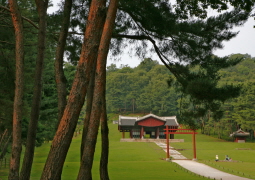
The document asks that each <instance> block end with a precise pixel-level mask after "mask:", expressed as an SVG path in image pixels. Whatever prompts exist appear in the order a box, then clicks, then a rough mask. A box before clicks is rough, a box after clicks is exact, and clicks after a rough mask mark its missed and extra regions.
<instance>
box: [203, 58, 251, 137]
mask: <svg viewBox="0 0 255 180" xmlns="http://www.w3.org/2000/svg"><path fill="white" fill-rule="evenodd" d="M240 56H243V57H244V60H243V61H242V62H240V63H239V64H237V65H236V66H233V67H231V68H227V69H222V70H220V74H221V81H220V83H221V84H226V83H233V84H239V85H241V86H242V90H241V93H240V95H239V97H237V98H233V99H231V100H228V101H226V102H225V103H224V104H223V106H222V111H223V117H222V118H221V119H219V121H213V119H212V118H210V116H208V117H209V118H208V119H206V121H204V124H203V127H204V129H203V130H204V133H205V134H208V135H214V136H215V137H218V138H222V139H226V140H232V137H230V136H229V135H230V134H231V133H232V132H233V131H236V130H238V129H240V128H241V129H242V130H244V131H247V132H250V139H251V140H254V137H255V72H254V71H253V69H254V68H255V58H254V57H251V56H250V55H247V54H246V55H232V57H240ZM208 114H210V112H208Z"/></svg>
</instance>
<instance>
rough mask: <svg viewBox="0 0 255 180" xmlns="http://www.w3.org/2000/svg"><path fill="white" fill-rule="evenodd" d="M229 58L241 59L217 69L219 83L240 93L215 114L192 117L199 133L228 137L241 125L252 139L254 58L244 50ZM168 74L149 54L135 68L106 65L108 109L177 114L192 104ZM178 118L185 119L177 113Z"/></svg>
mask: <svg viewBox="0 0 255 180" xmlns="http://www.w3.org/2000/svg"><path fill="white" fill-rule="evenodd" d="M229 58H230V59H235V58H239V59H243V60H242V61H241V62H240V63H239V64H237V65H235V66H232V67H229V68H226V69H221V70H219V72H218V73H219V76H220V80H219V85H225V84H233V85H239V86H241V93H240V96H239V97H237V98H233V99H230V100H227V101H226V102H223V103H222V106H221V108H220V110H219V111H220V114H221V116H220V117H219V118H217V117H213V116H214V115H213V114H212V113H211V112H210V111H208V112H207V113H205V115H204V116H203V117H199V118H197V119H196V124H197V126H198V127H199V128H201V132H202V133H205V134H207V135H212V136H215V137H217V138H221V139H226V140H232V138H231V137H229V135H230V134H231V133H232V132H234V131H236V130H238V129H240V128H242V129H243V130H245V131H248V132H250V134H251V136H250V138H251V139H254V130H255V110H254V109H255V103H254V102H255V101H254V100H255V73H254V71H253V69H254V68H255V58H252V57H251V56H250V55H247V54H246V55H241V54H233V55H231V56H230V57H229ZM194 69H196V68H194ZM171 77H172V76H171V73H170V72H169V71H168V70H167V69H166V68H165V66H164V65H161V64H159V63H158V62H157V61H154V60H152V59H149V58H148V59H144V61H142V62H141V63H140V64H139V65H138V66H137V67H135V68H131V67H129V66H128V65H126V66H122V67H120V68H117V67H116V65H115V64H111V65H110V66H108V67H107V92H106V99H107V111H108V113H119V114H129V113H144V114H146V113H154V114H156V115H159V116H171V115H176V116H178V117H180V116H181V112H182V111H192V109H194V107H192V106H191V105H190V104H191V103H190V102H189V101H190V99H189V98H188V97H186V98H185V97H184V96H183V95H182V93H181V92H180V91H179V90H178V87H176V86H174V85H171V84H169V83H168V82H169V80H170V79H171ZM204 88H205V87H204ZM187 104H188V105H187ZM190 119H193V117H190ZM179 121H180V123H185V122H183V121H182V118H181V117H180V118H179Z"/></svg>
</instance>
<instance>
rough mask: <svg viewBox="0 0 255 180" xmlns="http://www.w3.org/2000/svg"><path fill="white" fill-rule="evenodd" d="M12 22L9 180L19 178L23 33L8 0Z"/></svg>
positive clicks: (14, 3) (13, 0)
mask: <svg viewBox="0 0 255 180" xmlns="http://www.w3.org/2000/svg"><path fill="white" fill-rule="evenodd" d="M9 6H10V11H11V16H12V23H13V26H14V30H15V42H16V45H15V60H16V75H15V76H16V79H15V96H14V104H13V125H12V131H13V133H12V155H11V159H10V171H9V180H19V167H20V156H21V150H22V144H21V120H22V106H23V94H24V35H23V24H22V19H21V14H20V11H19V8H18V4H17V1H16V0H9Z"/></svg>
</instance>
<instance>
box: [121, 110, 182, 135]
mask: <svg viewBox="0 0 255 180" xmlns="http://www.w3.org/2000/svg"><path fill="white" fill-rule="evenodd" d="M166 126H169V128H171V129H177V128H178V127H179V124H178V122H177V119H176V116H167V117H159V116H156V115H154V114H148V115H146V116H143V117H128V116H121V115H120V116H119V122H118V129H119V131H120V132H122V138H125V132H129V136H130V138H137V139H139V138H140V139H143V138H151V139H166V134H164V132H165V130H164V129H165V128H166ZM170 139H174V134H170Z"/></svg>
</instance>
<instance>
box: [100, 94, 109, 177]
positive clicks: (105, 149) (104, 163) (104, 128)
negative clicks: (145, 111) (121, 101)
mask: <svg viewBox="0 0 255 180" xmlns="http://www.w3.org/2000/svg"><path fill="white" fill-rule="evenodd" d="M104 93H105V92H104ZM101 139H102V151H101V159H100V179H101V180H109V174H108V157H109V128H108V122H107V112H106V100H105V98H104V99H103V107H102V113H101Z"/></svg>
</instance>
